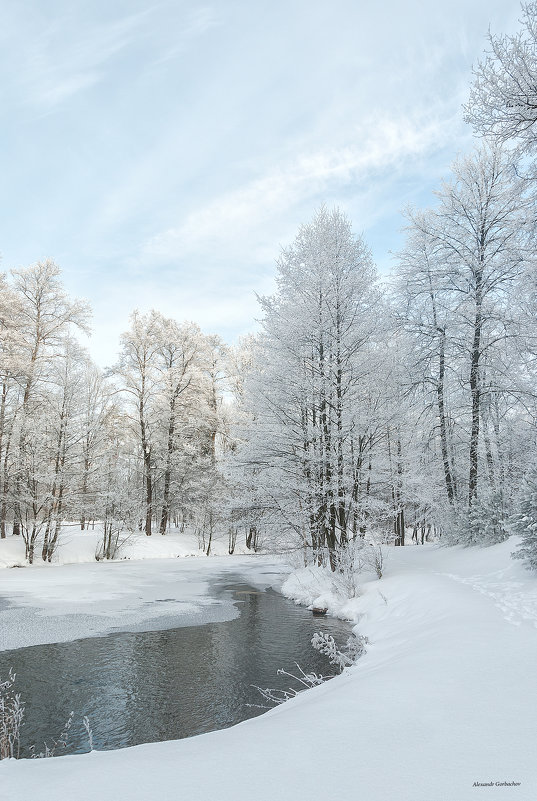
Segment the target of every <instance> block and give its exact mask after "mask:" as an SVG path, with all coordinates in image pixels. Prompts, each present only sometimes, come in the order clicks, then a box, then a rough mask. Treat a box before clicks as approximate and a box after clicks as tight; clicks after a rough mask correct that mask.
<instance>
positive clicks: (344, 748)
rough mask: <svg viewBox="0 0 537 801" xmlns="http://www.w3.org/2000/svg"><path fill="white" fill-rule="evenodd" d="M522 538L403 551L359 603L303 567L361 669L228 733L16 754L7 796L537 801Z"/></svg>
mask: <svg viewBox="0 0 537 801" xmlns="http://www.w3.org/2000/svg"><path fill="white" fill-rule="evenodd" d="M511 550H513V544H512V543H509V542H508V543H503V544H501V545H498V546H494V547H492V548H488V549H486V550H477V549H467V550H464V549H461V548H452V549H442V548H439V547H436V546H426V547H423V548H422V547H409V548H398V549H393V552H392V553H391V554H390V560H389V564H388V567H387V570H386V573H385V577H384V578H383V579H382V580H381V581H376V580H373V579H369V580H367V581H365V582H364V585H363V588H362V594H361V595H360V597H358V598H357V599H354V600H352V601H351V602H350V605H349V604H348V603H347V604H346V602H345V601H344V600H343V599H341V598H339V599H338V598H337V596H336V595H335V594H334V592H333V588H332V587H331V586H330V580H329V579H327V578H326V577H324V579H323V580H324V582H325V583H324V585H322V586H321V585H319V584H318V583H316V582H315V580H314V577H313V578H312V577H311V574H310V579H308V578H307V576H306V574H304V573H298V574H295V575H293V576H292V577H291V578H290V579H289V580H288V581H287V582H286V585H285V588H286V592H288V593H289V594H292V595H294V596H295V597H298V593H299V592H300V593H301V595H300V600H302V601H307V600H308V599H309V600H310V602H313V601H314V600H315V599H316V598H319V597H320V596H321V595H322V596H323V598H324V599H326V601H327V602H328V603H329V604H330V605H331V607H332V609H333V611H336V612H337V613H338V614H341V615H342V616H350V617H351V618H352V620H353V621H354V622H355V623H356V624H357V625H358V628H359V631H360V633H361V634H364V635H366V636H367V637H368V639H369V644H368V650H367V653H366V654H365V656H363V657H362V658H361V659H360V660H359V662H358V663H357V665H356V666H355V667H353V668H351V669H349V670H348V671H346V672H345V673H344V674H343V675H342V676H340V677H338V678H336V679H334V680H333V681H330V682H328V683H326V684H324V685H321V686H320V687H317V688H314V689H313V690H310V691H308V692H307V693H304V694H302V695H300V696H298V697H297V698H296V699H294V700H292V701H290V702H288V703H287V704H285V705H283V706H280V707H278V708H277V709H275V710H273V711H271V712H268V713H267V714H266V715H263V716H261V717H258V718H255V719H253V720H249V721H246V722H245V723H241V724H240V725H238V726H235V727H233V728H231V729H228V730H224V731H218V732H212V733H210V734H205V735H201V736H199V737H193V738H190V739H187V740H180V741H174V742H167V743H159V744H151V745H143V746H137V747H135V748H130V749H125V750H122V751H113V752H100V753H92V754H90V755H87V756H71V757H61V758H56V759H50V760H35V761H27V762H23V761H9V762H5V761H4V762H2V763H0V788H1V789H0V795H1V797H2V798H3V797H5V798H6V799H8V798H9V799H10V801H30V799H32V798H37V797H38V798H39V799H40V801H52V799H54V801H56V799H57V798H59V797H60V798H61V797H65V798H76V799H77V801H90V799H91V800H92V799H94V798H99V800H100V801H116V799H123V798H125V799H129V801H172V799H173V801H176V800H177V799H179V798H187V799H188V800H189V801H210V799H218V801H231V800H232V799H233V800H234V801H242V799H244V801H246V799H248V801H250V800H251V799H255V800H256V801H274V799H284V800H285V801H286V800H287V799H289V801H291V800H292V801H321V800H322V801H325V799H328V798H338V799H339V798H348V799H357V800H358V799H360V801H361V800H362V799H363V801H466V800H467V799H468V800H469V799H472V800H473V799H476V798H478V797H479V798H494V799H495V801H507V799H509V801H510V800H511V799H517V801H534V799H536V798H537V765H536V761H535V736H536V734H535V733H536V728H535V708H536V701H537V681H536V679H535V665H536V664H537V632H536V625H537V581H536V579H535V577H534V576H532V575H531V574H529V573H527V572H526V571H525V570H524V568H523V567H522V565H521V564H520V563H518V562H513V561H512V560H511V559H510V558H509V554H510V551H511ZM207 563H209V560H208V561H207ZM182 564H183V565H186V564H188V560H185V562H182ZM22 572H23V571H10V573H22ZM58 572H59V571H58ZM308 581H310V586H309V590H308V589H307V586H306V585H307V583H308ZM297 588H298V589H297ZM330 596H332V597H330ZM2 794H3V795H2Z"/></svg>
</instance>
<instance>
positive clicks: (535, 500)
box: [511, 460, 537, 570]
mask: <svg viewBox="0 0 537 801" xmlns="http://www.w3.org/2000/svg"><path fill="white" fill-rule="evenodd" d="M511 531H512V533H513V534H518V535H519V536H520V537H521V538H522V541H521V543H520V546H519V548H518V549H517V550H516V551H515V552H514V553H513V557H514V558H515V559H523V560H524V561H525V562H526V564H527V566H528V567H529V568H531V570H537V461H535V460H534V461H533V462H532V463H531V464H530V466H529V468H528V470H527V472H526V474H525V476H524V480H523V482H522V487H521V490H520V495H519V500H518V509H517V512H516V513H515V514H514V515H513V517H512V520H511Z"/></svg>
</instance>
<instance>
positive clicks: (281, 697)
mask: <svg viewBox="0 0 537 801" xmlns="http://www.w3.org/2000/svg"><path fill="white" fill-rule="evenodd" d="M295 665H296V668H297V674H294V673H289V672H288V671H287V670H283V668H280V669H279V670H278V676H288V677H289V678H290V679H292V680H293V681H295V682H297V684H298V685H299V686H298V687H297V688H295V687H289V688H288V689H287V690H274V689H271V688H269V687H265V688H264V687H258V686H257V684H254V685H252V686H253V687H255V689H256V690H257V691H258V692H259V693H261V695H262V697H263V699H264V700H265V701H267V702H268V704H270V706H267V704H247V706H254V707H257V708H258V709H270V708H271V707H272V706H277V705H278V704H283V703H285V701H289V700H290V699H291V698H295V697H296V696H297V695H298V694H299V693H300V692H302V691H303V690H307V689H309V688H310V687H316V686H317V685H318V684H322V683H323V682H324V681H327V679H332V678H333V676H322V675H320V674H317V673H305V672H304V671H303V670H302V668H301V667H300V665H299V664H298V663H297V662H295Z"/></svg>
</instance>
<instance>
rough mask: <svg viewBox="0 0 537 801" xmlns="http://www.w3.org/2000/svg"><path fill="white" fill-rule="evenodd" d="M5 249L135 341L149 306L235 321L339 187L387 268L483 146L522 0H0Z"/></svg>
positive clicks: (98, 338)
mask: <svg viewBox="0 0 537 801" xmlns="http://www.w3.org/2000/svg"><path fill="white" fill-rule="evenodd" d="M0 10H1V25H0V137H1V142H2V147H1V148H0V174H1V176H2V187H1V188H2V191H1V192H0V205H1V216H0V254H1V257H2V260H1V263H0V268H1V269H2V270H4V271H9V270H10V269H12V268H16V267H20V266H26V265H29V264H32V263H34V262H36V261H39V260H43V259H45V258H52V259H54V261H55V262H56V263H57V264H58V265H59V266H60V267H61V268H62V271H63V281H64V283H65V286H66V287H67V289H68V290H69V292H70V293H71V294H73V295H74V296H76V297H83V298H87V300H88V301H89V303H90V304H91V306H92V308H93V334H92V336H91V338H90V339H89V340H87V341H86V342H85V345H86V347H87V348H88V349H89V351H90V353H91V355H92V356H93V358H94V359H95V360H96V361H97V362H98V363H99V364H101V365H102V366H106V365H111V364H113V363H114V361H115V360H116V354H117V352H118V349H119V335H120V334H121V332H122V331H124V330H126V329H127V327H128V324H129V323H128V319H129V314H130V313H131V312H132V311H133V310H134V309H135V308H138V309H141V310H142V311H149V310H150V309H151V308H156V309H158V310H159V311H161V312H162V313H163V314H165V315H167V316H170V317H174V318H176V319H178V320H184V319H188V320H194V321H196V322H197V323H198V324H199V325H200V326H201V327H202V329H203V330H204V331H205V332H207V333H217V334H219V335H220V336H222V338H223V339H224V340H225V341H227V342H233V341H235V340H236V339H237V337H238V336H240V335H242V334H245V333H248V332H249V331H251V330H254V329H255V327H256V322H255V321H256V319H257V318H259V316H260V312H259V308H258V304H257V300H256V293H258V294H269V293H271V292H272V291H273V290H274V275H275V261H276V259H277V257H278V254H279V252H280V248H281V247H282V246H286V245H287V244H289V243H290V242H291V241H292V240H293V238H294V237H295V235H296V232H297V229H298V226H299V225H300V224H301V223H304V222H308V221H309V220H310V219H311V217H312V216H313V214H314V212H315V210H316V209H318V208H319V206H320V205H321V204H323V203H325V204H327V205H329V206H338V207H339V208H341V209H342V210H343V211H345V212H346V213H347V214H348V216H349V217H350V219H351V220H352V223H353V229H354V231H355V233H356V234H357V235H362V236H363V237H364V239H365V241H366V242H367V243H368V245H369V246H370V248H371V249H372V251H373V256H374V258H375V260H376V263H377V265H378V268H379V271H380V272H381V273H386V272H388V271H389V270H390V269H391V267H392V266H393V255H392V254H393V252H395V251H396V250H397V249H398V248H399V247H400V246H401V244H402V242H403V233H402V228H403V226H404V218H403V217H402V214H401V211H402V210H403V209H404V208H405V207H407V206H408V205H409V204H413V205H416V206H427V205H430V204H431V203H433V202H434V195H433V191H434V190H435V189H437V188H438V186H439V184H440V181H441V180H442V178H449V169H450V164H451V163H452V161H453V159H454V158H455V157H456V156H457V155H459V154H461V153H465V152H468V151H470V150H471V148H472V145H473V139H472V131H471V129H470V128H469V127H468V126H467V125H466V124H465V123H464V121H463V114H462V110H461V106H462V104H463V103H464V102H465V101H466V99H467V96H468V91H469V84H470V81H471V69H472V64H474V63H475V62H476V61H477V59H478V58H480V57H481V56H482V54H483V51H484V49H485V48H486V44H487V43H486V34H487V30H488V28H489V26H490V27H491V29H492V31H493V32H495V33H509V32H513V31H514V30H516V29H517V27H518V22H517V21H518V19H519V18H520V6H519V4H518V2H511V0H446V2H444V3H438V2H433V0H422V1H421V2H419V1H418V0H406V2H405V3H402V2H400V0H399V1H397V0H384V2H382V0H379V2H378V3H376V4H373V3H371V2H365V0H331V2H330V3H329V2H327V0H324V1H323V2H321V1H320V0H268V1H265V0H225V2H216V3H212V4H209V3H208V4H204V3H197V2H192V1H191V0H184V2H181V1H180V0H157V1H156V2H150V1H148V0H147V1H146V2H141V1H140V0H106V1H103V0H92V1H91V2H88V1H87V0H84V2H82V1H81V0H46V1H45V0H34V1H33V2H32V1H31V0H0Z"/></svg>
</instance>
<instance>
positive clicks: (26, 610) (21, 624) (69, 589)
mask: <svg viewBox="0 0 537 801" xmlns="http://www.w3.org/2000/svg"><path fill="white" fill-rule="evenodd" d="M254 559H255V565H254V564H252V563H253V562H254ZM282 569H283V568H282V565H281V563H279V562H278V561H277V560H275V559H274V558H267V557H258V558H254V557H253V556H237V557H233V558H230V557H229V556H227V557H213V558H207V557H205V558H204V559H151V560H150V561H128V562H126V561H120V562H95V561H93V563H92V564H69V565H64V566H62V567H58V566H57V567H51V566H50V565H44V564H41V565H33V566H32V567H31V568H29V569H24V570H16V569H14V570H5V571H2V577H1V580H0V620H1V627H0V651H5V650H9V649H12V648H23V647H25V646H29V645H42V644H44V643H53V642H66V641H69V640H74V639H80V638H82V637H95V636H100V635H104V634H108V633H110V632H113V631H154V630H157V629H166V628H176V627H179V626H192V625H200V624H203V623H215V622H218V621H224V620H233V619H234V618H235V617H237V616H238V614H239V613H238V611H237V608H236V607H235V606H234V604H233V603H232V602H231V601H229V600H226V599H221V598H218V599H217V598H211V597H209V595H208V592H209V583H210V582H211V581H214V580H215V579H217V578H219V577H220V576H222V575H223V574H225V573H226V572H227V573H233V574H242V573H244V574H245V575H247V576H248V581H249V582H250V583H251V584H254V586H256V587H260V588H265V587H267V586H270V584H271V583H273V582H274V581H275V579H276V577H277V575H278V574H279V573H281V571H282ZM0 798H1V796H0Z"/></svg>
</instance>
